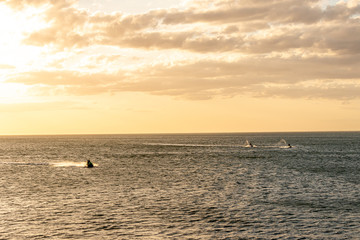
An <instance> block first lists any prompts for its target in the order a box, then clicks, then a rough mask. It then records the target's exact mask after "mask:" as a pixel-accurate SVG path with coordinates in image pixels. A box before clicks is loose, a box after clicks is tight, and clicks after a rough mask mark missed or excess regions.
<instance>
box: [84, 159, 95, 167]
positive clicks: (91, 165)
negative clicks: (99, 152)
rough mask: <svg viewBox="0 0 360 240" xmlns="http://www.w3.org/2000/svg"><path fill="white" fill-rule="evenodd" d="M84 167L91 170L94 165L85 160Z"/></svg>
mask: <svg viewBox="0 0 360 240" xmlns="http://www.w3.org/2000/svg"><path fill="white" fill-rule="evenodd" d="M86 167H87V168H92V167H94V164H93V163H92V162H91V161H90V160H87V161H86Z"/></svg>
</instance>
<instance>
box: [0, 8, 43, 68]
mask: <svg viewBox="0 0 360 240" xmlns="http://www.w3.org/2000/svg"><path fill="white" fill-rule="evenodd" d="M39 11H43V10H41V9H34V8H29V9H26V10H23V11H20V12H14V11H13V10H12V9H11V8H9V7H7V6H5V5H4V4H0V22H1V23H2V24H1V25H0V32H1V38H0V53H1V54H0V64H3V65H4V64H6V65H11V66H14V67H25V66H26V65H28V64H32V62H33V61H34V60H35V58H36V57H37V56H38V55H39V54H40V52H41V48H39V47H34V46H26V45H24V44H23V43H22V41H23V39H24V38H25V37H26V36H27V34H29V33H31V32H33V31H36V30H38V29H41V28H43V27H45V26H46V25H47V24H46V23H45V22H44V21H42V20H41V19H40V18H39V17H38V16H37V14H38V13H39Z"/></svg>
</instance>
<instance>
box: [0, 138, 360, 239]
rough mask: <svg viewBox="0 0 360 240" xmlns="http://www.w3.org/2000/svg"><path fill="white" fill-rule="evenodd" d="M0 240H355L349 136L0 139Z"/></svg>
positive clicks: (355, 164)
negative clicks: (251, 145) (88, 163)
mask: <svg viewBox="0 0 360 240" xmlns="http://www.w3.org/2000/svg"><path fill="white" fill-rule="evenodd" d="M250 143H252V144H253V147H250ZM288 144H291V146H292V148H288ZM86 160H91V161H92V162H93V163H94V164H95V167H94V168H85V167H84V166H85V165H84V163H85V161H86ZM0 239H360V132H327V133H326V132H324V133H320V132H319V133H313V132H312V133H233V134H230V133H226V134H225V133H224V134H163V135H156V134H149V135H74V136H2V137H0Z"/></svg>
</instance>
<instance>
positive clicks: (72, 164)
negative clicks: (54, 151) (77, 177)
mask: <svg viewBox="0 0 360 240" xmlns="http://www.w3.org/2000/svg"><path fill="white" fill-rule="evenodd" d="M0 164H5V165H20V166H53V167H86V162H71V161H63V162H51V163H34V162H0ZM97 166H98V164H96V163H94V167H97Z"/></svg>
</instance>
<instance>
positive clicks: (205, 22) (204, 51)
mask: <svg viewBox="0 0 360 240" xmlns="http://www.w3.org/2000/svg"><path fill="white" fill-rule="evenodd" d="M6 3H7V4H8V5H9V6H11V7H13V8H14V9H22V8H24V7H26V6H28V5H33V6H35V7H37V6H40V5H44V6H46V10H45V12H44V16H43V20H44V21H45V22H47V23H48V24H47V25H46V27H44V28H43V29H40V30H37V31H34V32H31V33H28V34H27V35H26V36H25V38H24V39H23V42H24V43H25V44H28V45H35V46H47V47H48V48H50V49H52V50H53V51H55V52H62V51H73V52H75V51H84V52H85V51H86V50H89V49H92V48H93V47H95V46H101V47H108V51H109V49H111V51H113V50H114V49H115V50H122V49H124V48H126V49H128V48H132V49H136V50H139V52H141V51H144V52H145V51H146V52H151V51H154V50H156V51H158V52H160V51H164V52H165V53H164V54H167V53H168V51H169V50H173V51H176V52H177V53H182V52H186V54H187V55H185V56H187V57H186V59H182V60H175V61H173V62H172V63H171V64H165V63H158V62H156V63H155V62H149V63H148V64H145V65H144V64H143V65H136V66H131V67H129V69H131V70H129V69H128V70H124V69H125V68H123V67H122V66H118V69H116V68H115V69H111V71H108V72H98V73H90V72H87V71H86V70H85V69H77V70H76V69H71V70H69V69H68V70H64V69H60V68H58V69H56V65H53V66H54V67H55V69H40V70H36V71H24V72H22V73H16V74H14V75H12V76H11V77H9V78H8V79H7V81H8V82H18V83H23V84H26V85H29V86H33V89H37V91H41V93H42V94H44V95H46V94H48V95H53V94H68V95H91V94H103V93H110V94H114V93H118V92H124V91H131V92H146V93H150V94H156V95H169V96H174V97H180V98H187V99H209V98H213V97H216V96H221V97H232V96H234V95H241V94H247V95H251V96H256V97H272V96H281V97H299V98H300V97H305V98H312V97H313V98H329V99H342V100H343V99H354V98H358V97H359V96H360V95H359V94H356V93H357V92H358V90H359V82H360V71H359V70H358V65H359V62H360V44H359V42H360V22H359V19H358V18H356V16H358V15H359V14H360V4H359V2H358V1H351V2H348V3H345V2H344V3H339V4H336V5H334V6H326V7H324V6H321V1H320V0H303V1H298V0H276V1H275V0H242V1H239V0H221V1H220V0H215V1H214V0H212V1H210V0H195V1H188V4H187V5H186V6H185V7H184V8H181V9H180V8H179V9H176V8H172V9H158V10H152V11H149V12H146V13H142V14H126V13H120V12H114V13H102V12H95V13H94V12H90V11H87V10H84V9H78V8H77V7H76V4H75V1H66V0H62V1H50V2H48V1H30V0H28V1H15V0H13V1H6ZM18 11H21V10H18ZM166 51H167V52H166ZM154 52H155V51H154ZM119 56H121V54H117V53H116V51H114V53H112V54H111V55H109V54H107V55H106V54H104V56H101V55H97V56H96V57H93V58H89V61H92V63H93V65H92V66H95V67H96V66H97V65H107V64H109V63H111V62H112V61H115V60H116V59H118V58H119ZM138 57H139V58H141V57H142V55H141V54H139V56H138ZM79 58H80V57H79ZM124 58H125V57H124ZM64 65H65V63H62V64H61V66H64ZM109 65H110V64H109ZM113 65H114V64H112V67H113ZM334 81H335V82H336V83H337V84H332V83H333V82H334ZM330 83H331V84H330Z"/></svg>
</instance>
